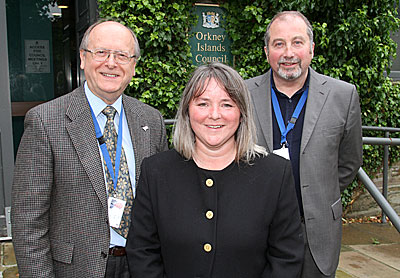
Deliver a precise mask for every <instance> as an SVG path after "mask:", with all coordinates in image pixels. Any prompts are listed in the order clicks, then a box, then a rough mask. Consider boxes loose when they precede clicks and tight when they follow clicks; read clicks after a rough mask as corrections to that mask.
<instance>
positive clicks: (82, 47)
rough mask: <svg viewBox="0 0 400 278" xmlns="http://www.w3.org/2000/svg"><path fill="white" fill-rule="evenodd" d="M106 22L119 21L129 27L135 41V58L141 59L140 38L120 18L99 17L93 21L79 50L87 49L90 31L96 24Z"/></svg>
mask: <svg viewBox="0 0 400 278" xmlns="http://www.w3.org/2000/svg"><path fill="white" fill-rule="evenodd" d="M104 22H116V23H119V24H121V25H122V26H124V27H125V28H126V29H128V31H129V32H130V33H131V34H132V37H133V43H134V46H133V51H134V53H133V55H135V59H136V61H137V60H138V59H139V57H140V46H139V42H138V40H137V38H136V35H135V32H133V31H132V29H131V28H129V27H128V26H126V25H124V24H123V23H122V22H120V21H118V20H115V19H107V18H102V19H99V20H98V21H96V22H95V23H93V24H92V25H90V26H89V28H88V29H87V30H86V32H85V34H84V35H83V38H82V41H81V44H80V46H79V50H83V49H87V48H88V45H89V36H90V33H91V32H92V31H93V29H94V28H95V27H96V26H98V25H100V24H102V23H104Z"/></svg>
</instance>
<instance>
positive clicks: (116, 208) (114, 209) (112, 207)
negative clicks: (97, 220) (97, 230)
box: [108, 197, 126, 228]
mask: <svg viewBox="0 0 400 278" xmlns="http://www.w3.org/2000/svg"><path fill="white" fill-rule="evenodd" d="M125 204H126V201H124V200H120V199H117V198H114V197H109V198H108V220H109V221H110V226H111V227H114V228H119V225H120V223H121V219H122V215H123V214H124V209H125Z"/></svg>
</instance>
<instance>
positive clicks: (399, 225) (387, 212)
mask: <svg viewBox="0 0 400 278" xmlns="http://www.w3.org/2000/svg"><path fill="white" fill-rule="evenodd" d="M362 129H363V131H364V130H365V131H382V132H385V137H384V138H381V137H363V144H364V145H383V146H384V151H383V173H382V175H383V178H382V193H380V192H379V190H378V188H377V186H376V185H375V184H374V183H373V181H372V180H371V179H370V178H369V176H368V175H367V173H365V171H364V170H363V169H362V168H360V169H359V170H358V173H357V175H358V177H359V179H360V181H361V182H362V183H363V184H364V185H365V187H366V188H367V190H368V192H369V193H370V194H371V196H372V197H373V198H374V199H375V201H376V202H377V203H378V205H379V206H380V207H381V208H382V223H386V222H387V221H386V216H387V217H388V218H389V219H390V221H392V223H393V225H394V226H395V227H396V229H397V231H398V232H399V233H400V217H399V215H398V214H397V213H396V211H395V210H394V209H393V208H392V206H391V205H390V204H389V202H388V201H387V196H388V171H389V146H399V145H400V139H399V138H391V137H390V133H391V132H400V128H394V127H376V126H363V127H362Z"/></svg>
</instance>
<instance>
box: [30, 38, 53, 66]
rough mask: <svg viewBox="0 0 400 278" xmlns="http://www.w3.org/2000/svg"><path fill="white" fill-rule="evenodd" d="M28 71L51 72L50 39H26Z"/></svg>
mask: <svg viewBox="0 0 400 278" xmlns="http://www.w3.org/2000/svg"><path fill="white" fill-rule="evenodd" d="M25 69H26V73H50V50H49V41H48V40H25Z"/></svg>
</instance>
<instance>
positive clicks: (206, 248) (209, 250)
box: [203, 243, 212, 253]
mask: <svg viewBox="0 0 400 278" xmlns="http://www.w3.org/2000/svg"><path fill="white" fill-rule="evenodd" d="M203 249H204V251H206V252H207V253H209V252H211V249H212V246H211V244H209V243H206V244H204V246H203Z"/></svg>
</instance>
